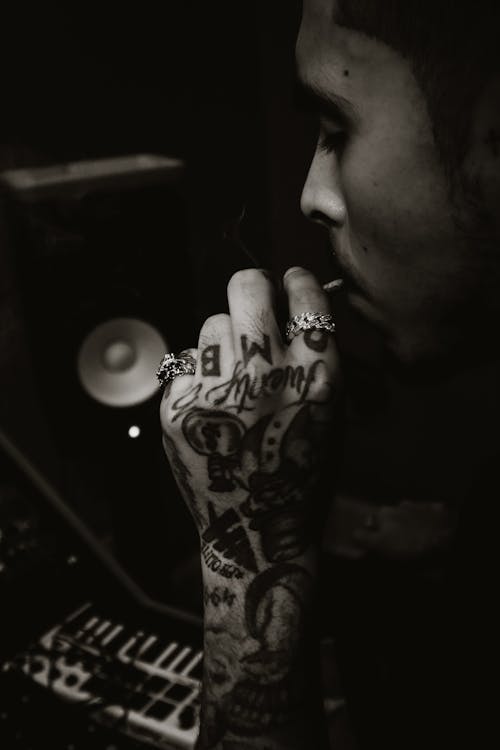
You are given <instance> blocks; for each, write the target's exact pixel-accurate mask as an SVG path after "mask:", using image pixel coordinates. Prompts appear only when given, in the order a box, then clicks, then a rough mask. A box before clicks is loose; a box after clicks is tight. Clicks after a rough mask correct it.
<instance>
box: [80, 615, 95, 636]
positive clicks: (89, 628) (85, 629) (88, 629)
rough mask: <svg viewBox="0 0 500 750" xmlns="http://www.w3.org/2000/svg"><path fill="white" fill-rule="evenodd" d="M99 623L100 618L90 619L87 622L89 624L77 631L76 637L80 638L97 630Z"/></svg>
mask: <svg viewBox="0 0 500 750" xmlns="http://www.w3.org/2000/svg"><path fill="white" fill-rule="evenodd" d="M98 623H99V618H98V617H90V618H89V619H88V620H87V622H86V623H85V624H84V625H82V627H81V628H80V630H79V631H77V633H76V637H77V638H80V637H81V636H82V635H87V634H89V633H90V632H91V631H92V630H93V629H94V628H95V626H96V625H97V624H98Z"/></svg>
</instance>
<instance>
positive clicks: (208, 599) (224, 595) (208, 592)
mask: <svg viewBox="0 0 500 750" xmlns="http://www.w3.org/2000/svg"><path fill="white" fill-rule="evenodd" d="M235 599H236V594H235V593H234V592H232V591H230V589H228V588H227V586H225V587H224V588H222V587H220V586H215V587H214V588H208V586H205V587H204V589H203V601H204V603H205V606H207V605H208V604H211V605H213V606H214V607H221V606H227V607H232V606H233V602H234V600H235Z"/></svg>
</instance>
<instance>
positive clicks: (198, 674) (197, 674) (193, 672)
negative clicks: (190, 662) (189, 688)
mask: <svg viewBox="0 0 500 750" xmlns="http://www.w3.org/2000/svg"><path fill="white" fill-rule="evenodd" d="M188 675H189V677H192V678H193V680H201V678H202V677H203V659H200V661H199V662H198V663H197V664H195V666H194V667H193V669H190V670H189V672H188Z"/></svg>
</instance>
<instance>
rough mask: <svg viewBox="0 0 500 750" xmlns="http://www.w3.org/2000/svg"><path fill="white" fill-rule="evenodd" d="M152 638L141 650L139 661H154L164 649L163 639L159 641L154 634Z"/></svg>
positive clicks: (147, 662) (151, 662)
mask: <svg viewBox="0 0 500 750" xmlns="http://www.w3.org/2000/svg"><path fill="white" fill-rule="evenodd" d="M152 638H153V640H152V641H151V642H150V643H149V645H147V646H146V645H145V646H144V649H143V650H141V661H144V662H146V664H154V663H156V660H157V659H158V657H159V656H160V655H161V654H163V652H164V651H165V649H166V643H165V641H160V639H159V638H156V636H153V637H152Z"/></svg>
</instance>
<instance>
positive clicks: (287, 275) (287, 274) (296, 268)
mask: <svg viewBox="0 0 500 750" xmlns="http://www.w3.org/2000/svg"><path fill="white" fill-rule="evenodd" d="M297 271H305V269H304V268H302V267H301V266H292V267H291V268H289V269H288V271H285V274H284V276H283V280H284V279H287V278H288V277H289V276H291V274H292V273H296V272H297Z"/></svg>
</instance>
